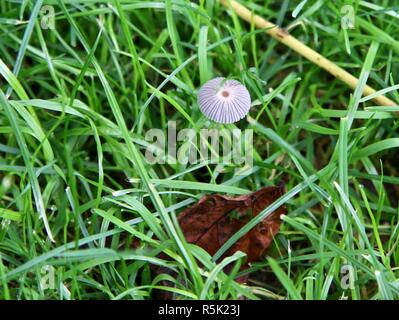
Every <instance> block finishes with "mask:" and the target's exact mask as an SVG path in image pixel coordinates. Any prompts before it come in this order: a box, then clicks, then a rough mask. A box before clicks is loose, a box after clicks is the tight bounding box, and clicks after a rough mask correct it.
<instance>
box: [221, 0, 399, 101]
mask: <svg viewBox="0 0 399 320" xmlns="http://www.w3.org/2000/svg"><path fill="white" fill-rule="evenodd" d="M220 2H221V4H222V5H224V6H225V7H226V8H230V7H231V8H232V9H233V10H234V11H235V12H236V14H237V15H238V16H239V17H241V18H242V19H244V20H245V21H247V22H249V23H251V22H252V21H253V23H254V24H255V26H256V27H257V28H259V29H266V28H267V30H265V32H266V33H267V34H269V35H270V36H272V37H273V38H274V39H276V40H277V41H279V42H281V43H283V44H285V45H286V46H287V47H289V48H291V49H292V50H294V51H296V52H297V53H299V54H300V55H302V56H303V57H305V58H306V59H308V60H310V61H311V62H313V63H315V64H317V65H318V66H319V67H321V68H323V69H324V70H326V71H328V72H329V73H330V74H332V75H333V76H334V77H336V78H337V79H340V80H341V81H343V82H345V83H346V84H348V85H349V86H350V87H351V88H353V89H355V88H356V86H357V84H358V82H359V79H358V78H356V77H354V76H353V75H351V74H350V73H349V72H347V71H345V70H344V69H342V68H340V67H339V66H337V65H336V64H335V63H333V62H332V61H330V60H328V59H327V58H325V57H323V56H322V55H321V54H319V53H318V52H317V51H315V50H313V49H311V48H309V47H308V46H307V45H305V44H303V43H302V42H301V41H299V40H298V39H296V38H295V37H293V36H291V35H290V34H289V33H288V32H287V31H285V30H284V29H281V28H279V27H278V26H277V25H275V24H274V23H272V22H270V21H267V20H265V19H264V18H262V17H261V16H258V15H256V14H253V13H252V12H251V11H250V10H249V9H248V8H246V7H245V6H243V5H241V4H239V3H238V2H236V1H235V0H220ZM375 92H376V90H375V89H373V88H372V87H370V86H368V85H366V86H365V87H364V91H363V95H364V96H368V95H371V94H373V93H375ZM373 100H374V101H375V102H376V103H378V105H381V106H395V105H397V104H396V103H395V102H394V101H392V100H391V99H389V98H387V97H385V96H383V95H381V96H376V97H374V98H373Z"/></svg>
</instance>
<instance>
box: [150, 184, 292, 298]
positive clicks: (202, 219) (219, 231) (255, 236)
mask: <svg viewBox="0 0 399 320" xmlns="http://www.w3.org/2000/svg"><path fill="white" fill-rule="evenodd" d="M283 192H284V188H283V187H282V186H279V187H274V186H273V187H265V188H263V189H260V190H258V191H255V192H253V193H251V194H249V195H243V196H239V197H235V198H233V197H229V196H224V195H219V194H216V195H206V196H204V197H202V198H201V199H200V200H199V201H198V202H197V203H196V204H194V205H193V206H191V207H189V208H187V209H185V210H184V211H183V212H182V213H181V214H180V215H179V216H178V222H179V225H180V228H181V230H182V232H183V234H184V236H185V238H186V240H187V242H189V243H193V244H196V245H198V246H200V247H202V248H203V249H204V250H206V251H207V252H208V253H209V254H210V255H214V254H215V253H216V252H217V251H218V250H219V248H220V247H221V246H222V245H223V244H224V243H225V242H226V241H227V240H228V239H229V238H230V237H231V236H233V235H234V234H235V233H236V232H237V231H238V230H240V229H241V228H242V227H243V226H244V225H245V224H246V223H248V221H250V220H251V219H252V218H253V217H255V216H257V215H258V214H259V213H260V212H262V211H263V210H264V209H265V208H266V207H267V206H269V205H270V204H272V203H273V202H274V201H275V200H277V199H278V198H279V197H280V196H281V195H282V194H283ZM286 213H287V209H286V207H285V206H284V205H283V206H280V207H279V208H278V209H277V210H276V211H274V212H272V213H271V214H270V215H269V216H268V217H267V218H265V219H263V220H262V221H261V222H260V223H258V224H257V225H256V226H255V227H254V228H252V229H251V230H250V231H249V232H247V234H245V235H244V236H243V237H241V238H240V239H239V240H238V241H237V242H236V243H235V244H234V245H233V246H232V247H230V249H229V250H227V252H225V254H224V255H223V256H222V258H223V257H225V256H230V255H232V254H234V252H236V251H242V252H244V253H246V254H247V260H246V262H245V263H244V264H243V265H242V266H241V269H245V268H246V267H247V266H248V263H250V262H254V261H258V260H260V259H261V258H262V257H263V256H264V254H265V252H266V250H267V248H268V247H269V245H270V243H271V242H272V240H273V237H274V235H275V234H276V233H277V232H278V230H279V228H280V224H281V219H280V216H281V215H282V214H286ZM160 256H161V257H162V258H166V256H165V255H164V254H161V255H160ZM152 270H153V272H155V274H161V273H166V274H169V275H171V276H173V272H171V271H170V270H169V269H166V268H163V267H155V266H153V267H152ZM225 271H228V269H226V270H225ZM235 280H236V281H239V282H245V281H246V277H241V278H238V279H235ZM160 284H161V285H163V286H172V283H170V282H169V281H161V283H160ZM172 297H173V294H172V293H171V292H167V291H163V290H155V291H154V298H155V299H160V300H170V299H172Z"/></svg>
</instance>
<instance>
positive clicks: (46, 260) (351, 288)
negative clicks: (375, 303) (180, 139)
mask: <svg viewBox="0 0 399 320" xmlns="http://www.w3.org/2000/svg"><path fill="white" fill-rule="evenodd" d="M374 2H375V3H374ZM374 2H372V1H355V3H354V8H355V10H356V15H355V19H356V20H355V21H356V28H355V29H347V30H343V29H341V23H340V10H341V7H342V6H344V5H345V4H347V2H346V1H328V2H323V1H318V0H315V1H298V2H295V1H288V0H285V1H268V2H267V5H265V4H264V3H263V1H240V3H242V4H243V5H245V6H247V7H248V8H249V9H250V10H253V11H254V13H256V14H258V15H260V16H263V17H265V18H267V20H269V21H273V22H274V23H277V24H278V25H280V26H282V27H284V28H287V30H289V32H290V34H292V35H293V36H295V37H296V38H298V39H299V40H301V41H302V42H303V43H305V44H306V45H308V46H309V47H311V48H313V49H315V50H316V51H318V52H319V53H320V54H321V55H323V56H324V57H326V58H328V59H330V60H331V61H333V62H334V63H336V64H337V65H338V66H340V67H342V68H344V69H345V70H347V71H348V72H349V73H351V74H352V75H353V76H355V77H357V78H359V82H358V84H357V87H356V89H355V90H352V89H350V88H348V86H347V85H346V84H344V83H342V82H341V81H339V80H337V79H335V78H334V77H332V76H331V75H329V74H328V73H327V72H325V71H324V70H322V69H320V68H319V67H318V66H316V65H314V64H312V63H311V62H309V61H307V60H305V59H304V58H303V57H301V56H300V55H298V54H297V53H296V52H294V51H291V50H290V49H288V48H287V47H285V46H284V45H282V44H280V43H279V42H278V41H276V40H274V39H272V38H271V37H269V36H268V35H266V34H265V33H264V30H258V29H257V28H256V27H255V26H254V24H253V23H247V22H245V21H243V20H241V19H240V18H239V17H238V16H237V15H236V14H235V13H234V12H232V11H228V9H226V8H225V7H224V6H222V5H221V4H220V3H219V1H199V2H198V3H194V2H189V1H185V0H166V1H127V0H115V1H103V0H90V1H78V0H47V1H2V2H1V3H0V12H1V14H0V52H1V54H0V58H1V59H0V180H1V181H2V183H1V185H0V222H1V226H0V299H63V300H64V299H66V300H68V299H138V300H140V299H151V298H153V297H154V292H155V290H156V289H162V290H167V291H170V292H172V293H173V295H174V298H176V299H237V298H239V297H243V296H244V297H246V298H247V299H276V300H280V299H307V300H313V299H316V300H325V299H329V300H331V299H370V300H374V299H398V298H399V269H398V265H399V247H398V244H399V211H398V199H399V197H398V192H399V178H397V175H398V173H399V172H398V171H399V169H398V165H397V158H398V147H399V134H398V132H399V131H398V121H397V112H398V110H399V109H398V108H399V107H398V106H393V107H385V106H378V105H376V104H375V102H373V99H374V98H376V97H378V96H381V95H386V96H387V97H388V98H390V99H391V100H393V101H395V102H396V103H398V104H399V94H398V92H397V89H398V84H397V82H398V77H399V60H398V58H397V51H398V43H399V42H398V41H399V40H397V39H396V35H397V34H398V31H399V24H398V20H397V19H398V16H397V15H395V10H396V11H397V8H398V6H396V7H394V6H392V2H390V1H378V3H377V1H374ZM42 5H50V6H53V8H54V10H55V29H44V28H42V25H41V22H43V19H44V18H45V17H44V15H46V11H43V10H42ZM216 76H225V77H231V78H234V79H237V80H239V81H241V82H242V83H244V84H245V85H246V86H247V88H248V89H249V91H250V93H251V98H252V101H253V103H252V105H253V106H252V109H251V111H250V114H249V116H248V118H247V119H245V120H242V121H240V122H238V123H235V124H233V125H226V126H223V125H218V124H217V123H211V122H209V121H207V120H206V119H205V118H204V116H203V115H202V114H201V112H200V111H199V108H198V105H197V90H198V88H199V87H200V85H201V84H202V83H204V82H205V81H207V80H209V79H211V78H213V77H216ZM366 85H369V86H371V87H373V88H375V89H376V90H377V92H376V93H375V94H372V95H369V96H367V97H363V96H362V92H363V89H364V87H365V86H366ZM169 120H174V121H176V122H177V125H178V129H182V128H194V129H196V130H200V129H201V128H216V129H221V128H227V129H235V128H239V129H245V128H251V129H253V130H254V142H253V144H254V166H253V168H251V169H250V170H247V171H245V173H244V174H241V175H236V174H235V169H236V168H238V167H239V166H238V165H228V166H226V165H215V164H211V163H207V162H201V163H197V164H186V165H185V164H179V163H171V164H155V165H150V164H148V163H147V162H146V161H145V158H144V153H145V150H146V147H147V146H148V144H149V142H148V141H146V139H145V136H146V132H147V131H148V130H150V129H152V128H160V129H162V130H163V131H165V132H166V130H167V122H168V121H169ZM208 146H210V145H208ZM280 182H284V183H285V188H286V193H285V194H284V195H283V196H282V197H281V198H280V199H278V200H277V201H276V202H275V203H273V204H271V205H270V206H269V207H267V208H265V210H263V211H262V212H261V213H260V215H259V216H257V217H255V218H253V219H252V220H251V221H249V222H248V224H247V225H245V226H244V227H243V228H242V229H241V230H239V231H238V232H237V233H236V234H234V235H232V236H231V238H230V239H229V240H228V241H227V242H226V243H225V244H224V245H223V246H222V247H221V248H220V249H219V251H218V252H217V253H216V254H215V255H214V256H213V257H212V256H210V255H209V254H208V253H207V252H205V251H204V250H203V249H201V248H199V247H197V246H195V245H192V244H188V243H187V242H186V241H185V239H184V236H183V235H182V232H181V230H180V228H179V226H178V223H177V216H178V214H179V213H180V212H181V211H182V210H183V209H184V208H186V207H188V206H189V205H192V204H193V203H195V202H196V201H198V200H199V199H200V198H201V196H203V195H204V194H209V193H219V194H229V195H242V194H248V193H250V192H253V191H255V190H258V189H259V188H261V187H263V186H268V185H278V184H279V183H280ZM283 204H285V205H286V206H287V208H288V215H286V216H284V217H283V219H282V220H283V223H282V226H281V229H280V232H279V233H278V235H277V236H276V237H275V238H274V240H273V242H272V245H271V247H270V249H269V251H268V253H267V255H266V256H265V257H263V258H262V260H261V261H259V262H256V263H253V264H251V266H250V268H249V269H245V270H241V269H240V265H242V263H243V262H244V260H245V255H244V254H243V253H241V252H236V253H235V254H234V255H232V256H230V257H225V258H224V259H221V257H222V256H223V254H224V253H225V252H226V251H227V250H228V249H229V248H230V247H231V246H232V245H234V243H235V242H236V241H237V240H239V239H240V238H241V237H242V236H243V235H245V234H246V233H247V232H248V231H249V230H251V229H252V228H253V227H254V226H256V225H257V223H259V221H261V220H262V219H263V218H265V217H267V216H268V215H270V214H271V213H272V212H273V210H274V209H276V208H278V207H279V206H281V205H283ZM160 253H163V254H162V255H160ZM153 266H161V267H162V270H168V271H167V272H165V273H160V274H154V273H153V272H152V270H153ZM226 266H231V268H228V269H229V270H230V271H229V272H227V271H226V270H227V269H226V268H225V267H226ZM348 274H350V275H351V276H352V278H351V279H350V280H351V281H349V282H346V280H345V279H348V278H347V277H346V276H347V275H348ZM49 275H50V276H51V277H52V279H51V280H54V281H53V282H51V281H50V282H46V281H47V280H48V279H49V278H46V277H47V276H49ZM243 275H250V277H249V280H248V281H247V283H246V284H240V283H238V282H236V281H234V279H236V278H237V276H243ZM44 279H45V280H46V279H47V280H46V281H44ZM352 280H353V281H352ZM43 281H44V282H43ZM165 281H170V282H172V283H173V284H174V287H168V286H165ZM49 284H51V286H50V287H49V286H48V285H49ZM348 284H350V285H348Z"/></svg>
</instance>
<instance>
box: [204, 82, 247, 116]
mask: <svg viewBox="0 0 399 320" xmlns="http://www.w3.org/2000/svg"><path fill="white" fill-rule="evenodd" d="M198 104H199V107H200V110H201V111H202V113H203V114H204V115H205V116H206V117H207V118H209V119H211V120H214V121H216V122H219V123H233V122H237V121H238V120H240V119H242V118H244V117H245V116H246V115H247V113H248V112H249V109H250V107H251V97H250V95H249V92H248V90H247V88H246V87H245V86H244V85H243V84H241V83H240V82H239V81H236V80H227V79H226V78H223V77H217V78H214V79H212V80H209V81H208V82H206V83H205V84H204V85H203V86H202V87H201V89H200V90H199V92H198Z"/></svg>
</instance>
